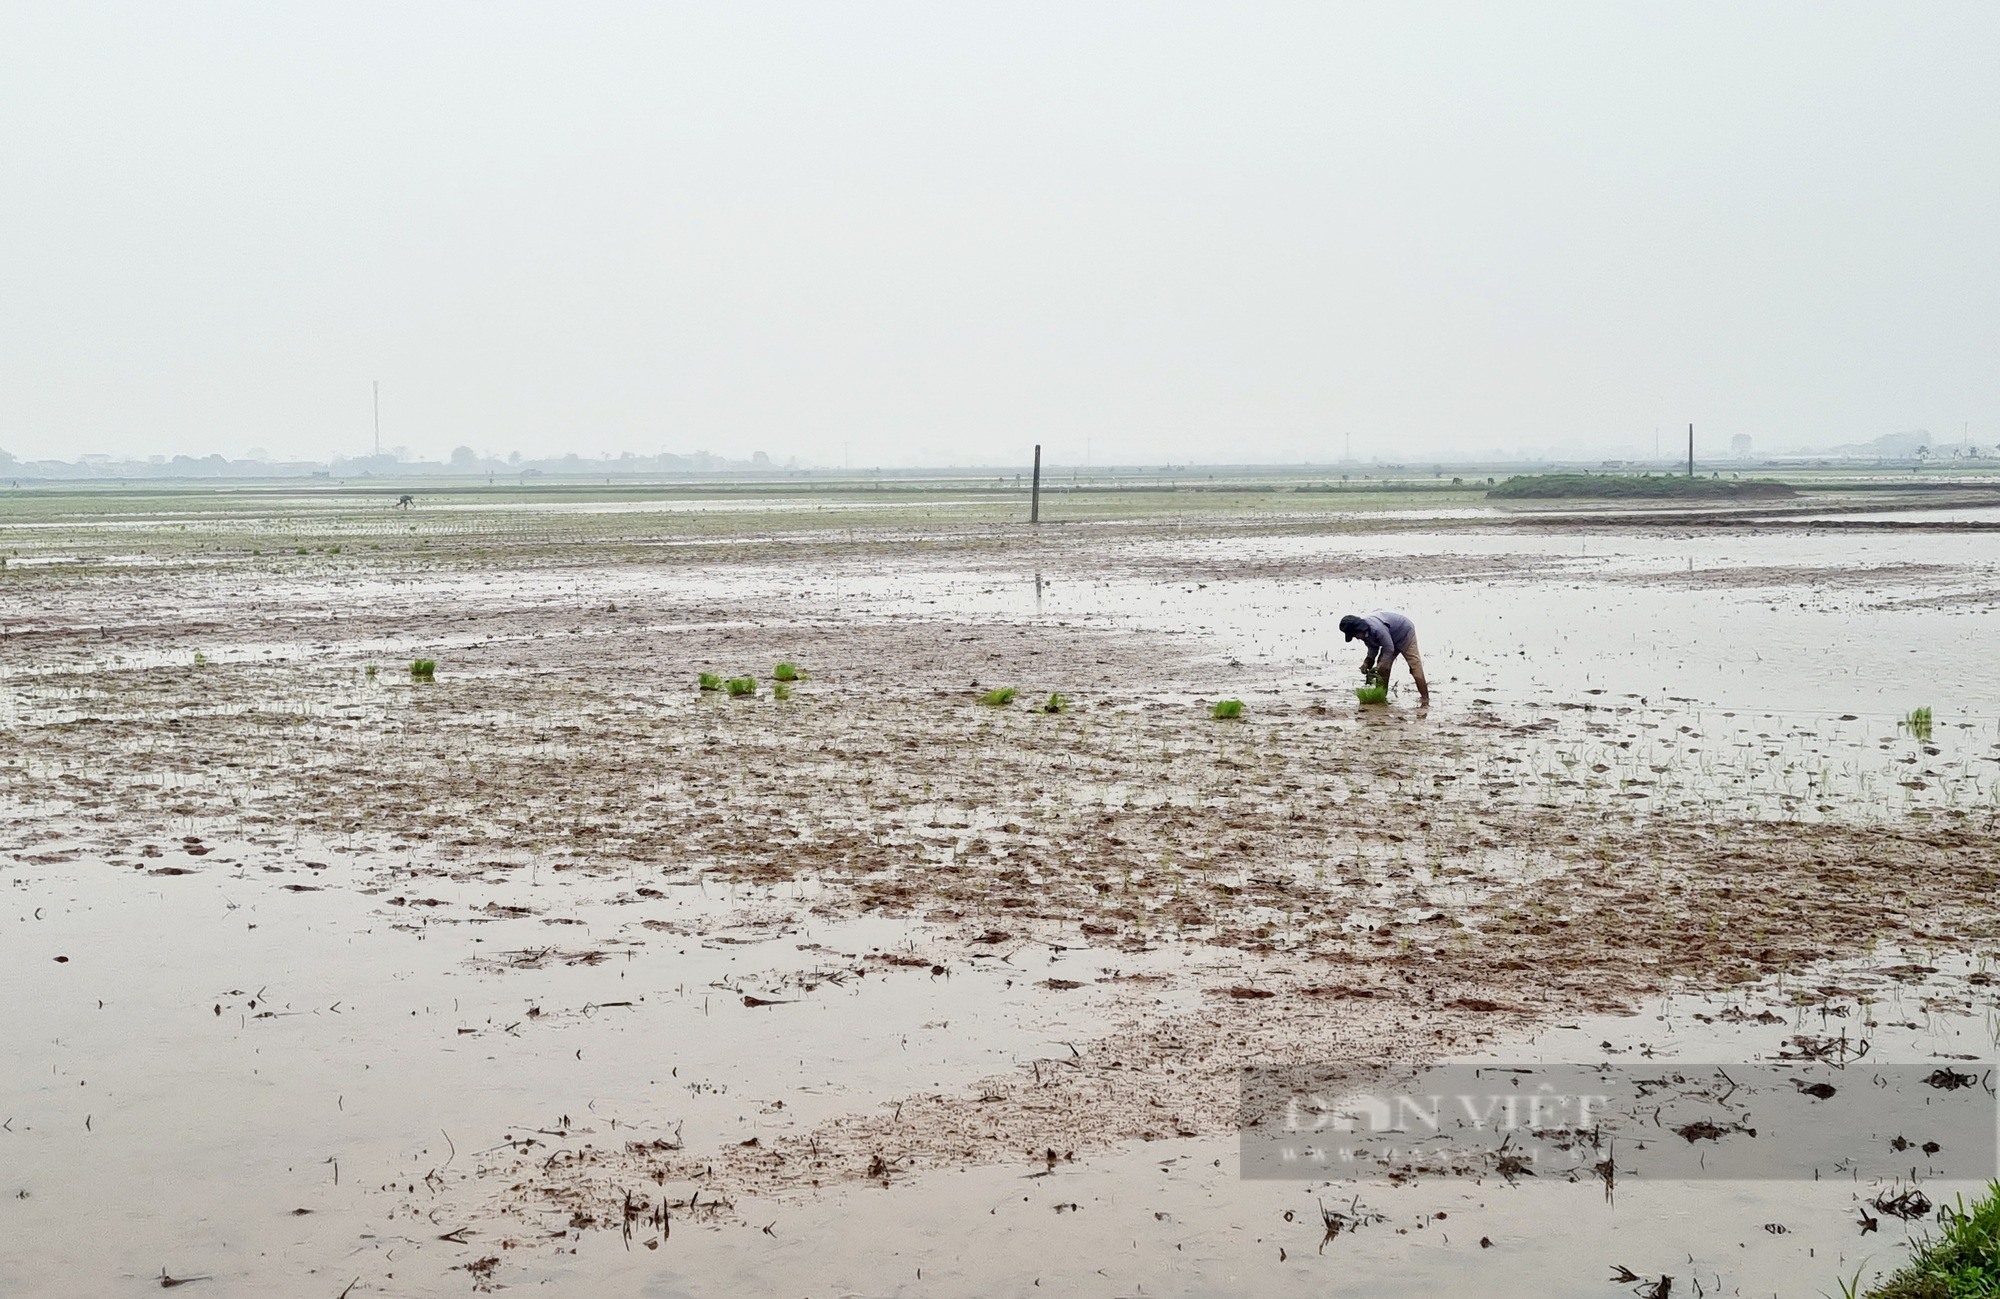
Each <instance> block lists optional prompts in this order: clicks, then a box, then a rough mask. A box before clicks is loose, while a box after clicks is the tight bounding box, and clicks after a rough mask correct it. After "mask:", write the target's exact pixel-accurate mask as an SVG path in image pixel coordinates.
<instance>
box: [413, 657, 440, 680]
mask: <svg viewBox="0 0 2000 1299" xmlns="http://www.w3.org/2000/svg"><path fill="white" fill-rule="evenodd" d="M437 670H438V665H437V660H436V659H417V660H416V661H414V662H412V663H411V664H410V679H411V680H412V681H435V680H437Z"/></svg>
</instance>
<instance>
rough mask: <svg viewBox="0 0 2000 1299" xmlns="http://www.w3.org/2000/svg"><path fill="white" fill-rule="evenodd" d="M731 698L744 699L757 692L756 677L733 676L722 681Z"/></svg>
mask: <svg viewBox="0 0 2000 1299" xmlns="http://www.w3.org/2000/svg"><path fill="white" fill-rule="evenodd" d="M722 686H723V689H725V690H727V691H728V692H729V697H730V698H731V699H744V698H747V697H749V696H750V695H754V694H756V693H757V678H756V677H731V678H729V680H727V681H725V682H723V683H722Z"/></svg>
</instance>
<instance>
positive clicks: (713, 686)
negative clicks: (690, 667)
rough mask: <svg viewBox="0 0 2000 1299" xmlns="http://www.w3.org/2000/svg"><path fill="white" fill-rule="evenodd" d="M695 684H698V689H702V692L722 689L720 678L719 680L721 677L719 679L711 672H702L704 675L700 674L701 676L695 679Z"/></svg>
mask: <svg viewBox="0 0 2000 1299" xmlns="http://www.w3.org/2000/svg"><path fill="white" fill-rule="evenodd" d="M696 683H697V684H698V685H699V686H700V687H701V688H702V689H703V690H720V689H722V678H721V677H719V676H717V675H715V673H713V672H704V673H702V674H701V675H700V676H699V677H697V678H696Z"/></svg>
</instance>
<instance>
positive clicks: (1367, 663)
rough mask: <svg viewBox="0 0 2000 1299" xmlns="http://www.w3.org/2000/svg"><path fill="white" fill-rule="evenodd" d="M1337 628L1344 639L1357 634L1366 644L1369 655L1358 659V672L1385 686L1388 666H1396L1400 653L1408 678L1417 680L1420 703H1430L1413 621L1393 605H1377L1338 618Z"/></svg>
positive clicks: (1387, 682) (1352, 638) (1429, 693)
mask: <svg viewBox="0 0 2000 1299" xmlns="http://www.w3.org/2000/svg"><path fill="white" fill-rule="evenodd" d="M1340 630H1341V633H1342V635H1343V636H1344V637H1345V638H1346V639H1347V640H1354V639H1355V638H1356V637H1359V638H1360V640H1361V642H1362V643H1363V644H1364V645H1366V646H1367V647H1368V657H1367V658H1365V659H1363V660H1361V675H1363V676H1366V677H1378V676H1379V677H1380V678H1382V684H1383V685H1385V686H1386V685H1388V684H1389V669H1390V668H1392V667H1394V666H1395V663H1396V656H1397V655H1398V654H1400V655H1402V656H1403V662H1404V663H1405V664H1407V665H1408V666H1409V669H1410V680H1412V681H1414V682H1416V683H1417V695H1418V698H1419V700H1420V702H1421V706H1422V707H1425V708H1428V707H1430V702H1431V687H1430V682H1428V681H1426V680H1424V656H1423V655H1422V654H1419V653H1418V652H1417V625H1416V624H1415V623H1413V622H1411V621H1410V620H1409V619H1408V618H1407V617H1405V616H1404V615H1402V614H1400V613H1397V612H1396V611H1395V610H1394V609H1377V610H1376V611H1375V612H1374V613H1364V614H1352V613H1350V614H1348V615H1347V616H1346V617H1345V618H1342V619H1341V620H1340Z"/></svg>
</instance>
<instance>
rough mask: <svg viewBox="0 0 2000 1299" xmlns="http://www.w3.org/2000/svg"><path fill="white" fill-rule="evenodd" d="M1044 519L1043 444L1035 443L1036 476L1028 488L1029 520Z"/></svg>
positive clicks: (1038, 520)
mask: <svg viewBox="0 0 2000 1299" xmlns="http://www.w3.org/2000/svg"><path fill="white" fill-rule="evenodd" d="M1041 521H1042V444H1041V443H1039V442H1037V443H1035V477H1034V481H1033V483H1032V485H1031V486H1030V487H1029V488H1028V522H1030V523H1037V524H1038V523H1040V522H1041Z"/></svg>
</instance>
